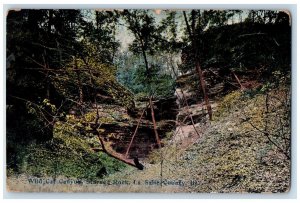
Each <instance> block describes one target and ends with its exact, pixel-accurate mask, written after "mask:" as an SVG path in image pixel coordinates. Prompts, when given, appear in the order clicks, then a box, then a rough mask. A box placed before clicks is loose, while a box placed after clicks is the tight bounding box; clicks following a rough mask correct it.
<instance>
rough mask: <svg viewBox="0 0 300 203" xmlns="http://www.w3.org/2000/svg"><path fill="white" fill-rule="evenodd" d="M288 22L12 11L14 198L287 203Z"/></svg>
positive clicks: (278, 14) (271, 16) (211, 14)
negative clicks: (213, 196)
mask: <svg viewBox="0 0 300 203" xmlns="http://www.w3.org/2000/svg"><path fill="white" fill-rule="evenodd" d="M291 21H292V16H291V14H290V12H289V11H287V10H230V9H227V10H212V9H195V10H191V9H182V10H179V9H178V10H171V9H169V10H168V9H167V10H164V9H101V8H99V9H17V10H14V9H11V10H9V11H8V13H7V15H6V21H5V24H6V95H5V96H6V139H5V145H6V163H5V164H6V180H5V182H6V190H7V191H8V192H95V193H97V192H99V193H100V192H101V193H103V192H105V193H106V192H109V193H116V192H118V193H120V192H121V193H128V192H141V193H286V192H288V191H289V190H290V183H291V178H290V177H291Z"/></svg>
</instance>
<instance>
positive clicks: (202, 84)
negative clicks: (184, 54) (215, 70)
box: [183, 11, 212, 120]
mask: <svg viewBox="0 0 300 203" xmlns="http://www.w3.org/2000/svg"><path fill="white" fill-rule="evenodd" d="M183 16H184V20H185V23H186V27H187V31H188V33H189V36H190V40H191V41H192V49H193V52H194V60H195V69H196V72H197V74H198V77H199V81H200V89H202V92H203V97H204V101H205V105H206V108H207V112H208V115H209V120H212V108H211V105H210V103H209V98H208V95H207V92H206V83H205V80H204V76H203V73H202V69H201V66H200V61H199V55H198V52H197V50H196V44H195V38H194V35H195V33H192V30H195V28H191V27H190V25H189V22H188V20H187V16H186V13H185V11H183ZM193 22H194V19H193ZM192 24H193V26H195V23H192Z"/></svg>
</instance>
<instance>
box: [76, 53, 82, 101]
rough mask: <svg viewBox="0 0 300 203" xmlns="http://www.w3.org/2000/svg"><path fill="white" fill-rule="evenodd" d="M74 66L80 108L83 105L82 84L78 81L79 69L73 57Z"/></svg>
mask: <svg viewBox="0 0 300 203" xmlns="http://www.w3.org/2000/svg"><path fill="white" fill-rule="evenodd" d="M74 66H75V70H76V71H75V72H76V76H77V82H78V93H79V104H80V106H81V105H82V104H83V90H82V83H81V80H80V73H79V69H78V66H77V61H76V59H75V57H74Z"/></svg>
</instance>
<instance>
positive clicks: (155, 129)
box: [149, 96, 161, 149]
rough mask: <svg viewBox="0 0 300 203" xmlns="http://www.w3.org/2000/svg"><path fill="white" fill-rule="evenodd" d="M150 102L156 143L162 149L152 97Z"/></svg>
mask: <svg viewBox="0 0 300 203" xmlns="http://www.w3.org/2000/svg"><path fill="white" fill-rule="evenodd" d="M149 102H150V108H151V117H152V122H153V129H154V134H155V138H156V143H157V145H158V147H159V149H160V148H161V143H160V139H159V136H158V133H157V126H156V121H155V115H154V109H153V103H152V97H151V96H150V99H149Z"/></svg>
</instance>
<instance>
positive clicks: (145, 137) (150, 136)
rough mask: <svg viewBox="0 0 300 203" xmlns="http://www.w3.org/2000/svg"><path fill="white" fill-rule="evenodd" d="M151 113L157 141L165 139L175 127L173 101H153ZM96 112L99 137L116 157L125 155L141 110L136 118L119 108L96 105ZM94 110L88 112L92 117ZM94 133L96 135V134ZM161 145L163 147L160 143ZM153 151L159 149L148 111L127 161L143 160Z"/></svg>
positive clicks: (140, 110)
mask: <svg viewBox="0 0 300 203" xmlns="http://www.w3.org/2000/svg"><path fill="white" fill-rule="evenodd" d="M153 105H154V112H155V119H156V122H157V132H158V135H159V137H160V139H162V138H164V137H165V136H166V133H167V132H170V131H172V130H173V129H174V128H175V126H176V121H175V120H176V116H177V113H178V107H177V104H176V97H172V98H167V99H161V100H154V101H153ZM94 106H95V107H97V108H98V112H99V117H100V119H99V121H100V123H101V127H100V129H99V131H101V137H102V138H103V140H104V141H105V142H106V143H107V144H108V145H109V146H110V148H111V149H112V150H114V151H115V152H117V153H119V154H123V155H125V154H126V151H127V148H128V146H129V144H130V142H131V140H132V136H133V134H134V132H135V129H136V127H137V125H138V122H139V117H140V115H141V114H142V111H143V108H142V107H141V108H140V109H137V111H136V115H135V116H132V115H129V114H128V111H127V110H126V108H125V107H121V106H118V105H102V104H95V105H94ZM97 108H92V109H90V112H91V113H92V114H93V113H94V114H95V112H97ZM95 133H96V132H95ZM162 145H163V143H162ZM155 148H158V146H157V141H156V138H155V133H154V129H153V123H152V117H151V109H150V107H149V108H148V109H147V110H146V111H145V114H144V115H143V117H142V119H141V121H140V123H139V126H138V130H137V133H136V135H135V137H134V139H133V141H132V145H131V147H130V150H129V153H128V158H134V157H136V156H138V157H139V158H145V157H147V155H148V154H149V153H150V152H151V151H152V150H153V149H155Z"/></svg>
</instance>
